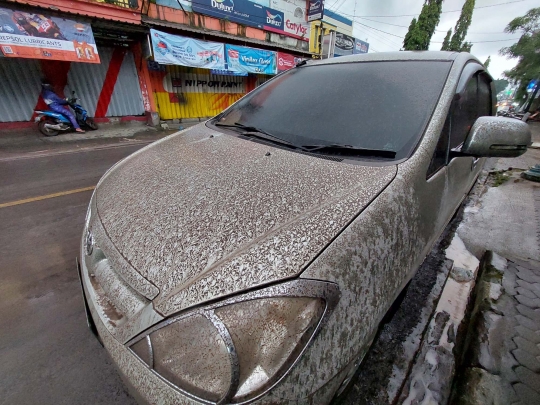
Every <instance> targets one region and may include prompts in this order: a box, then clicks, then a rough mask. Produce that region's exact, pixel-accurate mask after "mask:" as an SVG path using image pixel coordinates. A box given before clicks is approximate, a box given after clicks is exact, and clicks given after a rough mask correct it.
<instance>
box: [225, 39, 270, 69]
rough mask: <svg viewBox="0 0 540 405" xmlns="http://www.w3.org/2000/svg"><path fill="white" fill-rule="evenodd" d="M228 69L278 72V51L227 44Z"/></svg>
mask: <svg viewBox="0 0 540 405" xmlns="http://www.w3.org/2000/svg"><path fill="white" fill-rule="evenodd" d="M225 50H226V51H227V65H228V70H232V71H235V72H246V73H260V74H266V75H273V74H276V53H275V52H272V51H264V50H262V49H255V48H247V47H243V46H234V45H225Z"/></svg>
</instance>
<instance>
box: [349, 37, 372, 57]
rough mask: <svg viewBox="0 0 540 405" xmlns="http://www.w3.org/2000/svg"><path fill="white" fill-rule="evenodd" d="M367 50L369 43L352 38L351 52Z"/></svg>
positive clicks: (365, 51)
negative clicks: (352, 48) (352, 46)
mask: <svg viewBox="0 0 540 405" xmlns="http://www.w3.org/2000/svg"><path fill="white" fill-rule="evenodd" d="M368 50H369V44H368V43H367V42H364V41H360V40H359V39H355V40H354V50H353V53H354V54H357V53H368Z"/></svg>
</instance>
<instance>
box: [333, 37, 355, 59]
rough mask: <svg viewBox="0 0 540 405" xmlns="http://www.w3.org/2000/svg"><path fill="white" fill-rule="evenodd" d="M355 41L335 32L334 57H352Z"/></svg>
mask: <svg viewBox="0 0 540 405" xmlns="http://www.w3.org/2000/svg"><path fill="white" fill-rule="evenodd" d="M354 45H355V39H354V38H353V37H351V36H349V35H345V34H343V33H341V32H336V46H335V48H334V56H345V55H352V54H353V53H354Z"/></svg>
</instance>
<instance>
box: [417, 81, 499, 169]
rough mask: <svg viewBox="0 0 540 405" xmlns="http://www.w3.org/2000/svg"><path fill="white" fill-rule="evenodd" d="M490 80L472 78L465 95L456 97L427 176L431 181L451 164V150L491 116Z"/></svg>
mask: <svg viewBox="0 0 540 405" xmlns="http://www.w3.org/2000/svg"><path fill="white" fill-rule="evenodd" d="M491 97H492V94H491V78H490V77H489V75H487V74H486V73H484V72H479V73H477V74H475V75H474V76H472V77H471V78H470V79H469V81H468V82H467V84H466V85H465V87H464V89H463V91H462V92H461V93H460V94H459V95H456V98H455V99H454V101H453V102H452V106H451V107H450V112H449V113H448V116H447V117H446V121H445V123H444V127H443V130H442V131H441V135H440V137H439V142H438V143H437V147H436V148H435V153H434V154H433V157H432V158H431V162H430V165H429V168H428V171H427V173H426V178H429V177H431V176H432V175H433V174H434V173H436V172H437V171H438V170H439V169H441V168H442V167H444V166H445V165H446V164H447V163H448V160H449V152H450V150H451V149H455V148H457V147H459V146H460V145H461V144H462V143H463V142H464V141H465V138H466V137H467V135H468V134H469V131H470V130H471V127H472V126H473V125H474V122H475V121H476V119H477V118H478V117H482V116H489V115H492V100H491Z"/></svg>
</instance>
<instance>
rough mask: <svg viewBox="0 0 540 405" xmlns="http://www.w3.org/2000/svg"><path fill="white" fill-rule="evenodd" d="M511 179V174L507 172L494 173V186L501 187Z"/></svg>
mask: <svg viewBox="0 0 540 405" xmlns="http://www.w3.org/2000/svg"><path fill="white" fill-rule="evenodd" d="M508 179H510V176H509V175H508V174H506V173H505V172H495V173H494V174H493V187H499V186H500V185H502V184H504V183H505V182H507V181H508Z"/></svg>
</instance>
